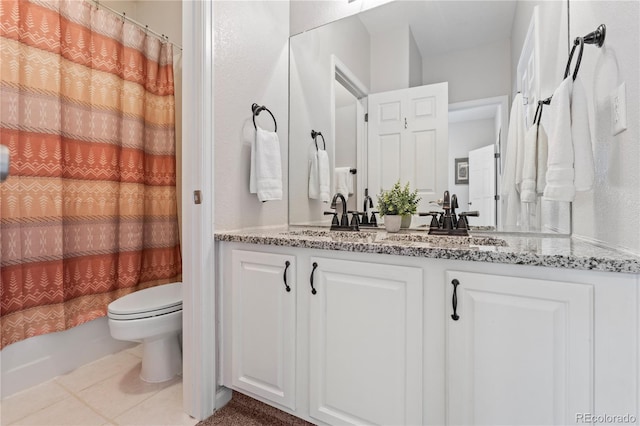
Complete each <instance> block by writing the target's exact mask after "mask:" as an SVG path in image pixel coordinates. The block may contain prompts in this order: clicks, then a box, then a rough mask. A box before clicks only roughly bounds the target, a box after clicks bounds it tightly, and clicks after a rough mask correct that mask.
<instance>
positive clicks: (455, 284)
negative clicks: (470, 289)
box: [451, 278, 460, 321]
mask: <svg viewBox="0 0 640 426" xmlns="http://www.w3.org/2000/svg"><path fill="white" fill-rule="evenodd" d="M451 284H453V297H452V299H451V304H452V305H453V315H451V319H452V320H454V321H458V320H459V319H460V316H459V315H458V314H457V313H456V311H457V310H458V286H459V285H460V281H458V280H457V279H455V278H454V279H453V281H451Z"/></svg>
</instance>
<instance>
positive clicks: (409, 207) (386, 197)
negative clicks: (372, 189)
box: [378, 181, 420, 232]
mask: <svg viewBox="0 0 640 426" xmlns="http://www.w3.org/2000/svg"><path fill="white" fill-rule="evenodd" d="M419 201H420V197H418V191H417V190H415V191H411V190H410V189H409V182H407V184H406V185H405V186H404V187H402V186H401V185H400V181H398V182H396V183H395V184H394V185H393V188H391V189H390V190H389V191H380V195H378V210H379V211H380V216H381V217H385V216H386V217H385V219H384V226H385V228H386V229H387V231H388V232H398V231H399V230H400V227H401V225H402V222H403V221H404V222H405V225H406V226H402V227H403V228H408V227H409V225H410V224H411V215H413V214H415V213H416V211H417V210H418V202H419ZM405 218H406V219H405Z"/></svg>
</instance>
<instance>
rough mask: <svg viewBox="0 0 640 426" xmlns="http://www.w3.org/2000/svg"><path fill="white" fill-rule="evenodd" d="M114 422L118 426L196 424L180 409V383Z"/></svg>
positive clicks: (188, 425)
mask: <svg viewBox="0 0 640 426" xmlns="http://www.w3.org/2000/svg"><path fill="white" fill-rule="evenodd" d="M114 420H115V422H116V423H117V424H119V425H182V426H194V425H195V424H196V423H198V421H197V420H196V419H194V418H192V417H189V415H187V414H186V413H185V412H184V411H183V409H182V381H180V382H176V383H174V384H173V385H171V386H169V387H168V388H166V389H163V390H161V391H160V392H158V393H157V394H155V395H153V396H152V397H151V398H149V399H147V400H146V401H144V402H142V403H141V404H139V405H136V406H135V407H133V408H132V409H130V410H129V411H127V412H125V413H123V414H122V415H120V416H118V417H116V418H115V419H114Z"/></svg>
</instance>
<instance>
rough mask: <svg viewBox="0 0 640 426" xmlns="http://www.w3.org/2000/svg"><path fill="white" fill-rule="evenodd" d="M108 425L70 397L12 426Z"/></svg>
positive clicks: (104, 420)
mask: <svg viewBox="0 0 640 426" xmlns="http://www.w3.org/2000/svg"><path fill="white" fill-rule="evenodd" d="M108 423H109V421H108V420H107V419H105V418H104V417H102V416H99V415H98V414H97V413H96V412H95V411H93V410H91V409H90V408H89V407H87V406H86V405H85V404H83V403H82V402H81V401H78V400H77V399H76V398H75V397H70V398H66V399H63V400H62V401H60V402H58V403H56V404H54V405H51V406H49V407H47V408H45V409H42V410H40V411H38V412H37V413H34V414H32V415H30V416H27V417H25V418H23V419H21V420H19V421H18V422H16V423H14V424H15V425H20V426H35V425H43V426H71V425H82V426H94V425H95V426H102V425H105V424H108Z"/></svg>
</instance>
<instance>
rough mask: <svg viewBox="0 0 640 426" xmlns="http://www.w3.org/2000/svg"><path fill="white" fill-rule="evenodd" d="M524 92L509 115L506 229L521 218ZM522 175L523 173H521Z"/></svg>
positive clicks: (504, 189)
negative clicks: (517, 171) (519, 177)
mask: <svg viewBox="0 0 640 426" xmlns="http://www.w3.org/2000/svg"><path fill="white" fill-rule="evenodd" d="M522 102H523V101H522V94H521V93H518V94H517V95H516V96H515V98H514V99H513V103H512V105H511V114H510V115H509V135H508V137H507V147H506V152H507V155H506V159H505V168H504V174H503V177H502V188H501V190H500V195H501V196H502V199H503V203H502V208H503V210H502V217H503V218H504V225H505V229H514V228H517V227H518V223H519V219H520V204H521V203H520V194H519V187H518V186H517V184H516V180H517V177H516V170H517V163H518V158H521V159H523V158H524V136H525V128H524V127H525V126H524V112H523V103H522ZM520 161H521V162H522V160H520ZM520 175H521V173H520Z"/></svg>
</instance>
